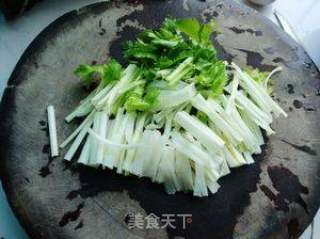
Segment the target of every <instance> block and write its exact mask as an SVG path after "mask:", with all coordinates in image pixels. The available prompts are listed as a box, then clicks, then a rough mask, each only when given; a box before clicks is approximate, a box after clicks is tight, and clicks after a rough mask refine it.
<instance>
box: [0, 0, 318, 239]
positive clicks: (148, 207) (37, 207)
mask: <svg viewBox="0 0 320 239" xmlns="http://www.w3.org/2000/svg"><path fill="white" fill-rule="evenodd" d="M168 15H171V16H174V17H196V18H198V19H200V20H202V21H209V20H210V19H212V18H215V19H217V21H218V22H219V24H220V30H221V34H219V35H218V36H215V37H214V38H213V39H212V40H213V41H214V42H215V44H216V46H217V48H218V51H219V54H220V56H221V57H222V58H224V59H226V60H233V61H235V62H236V63H238V64H240V65H241V66H242V67H245V66H246V65H249V66H253V67H257V68H259V69H261V70H272V69H273V68H274V67H276V66H278V65H281V66H283V68H284V70H283V72H282V73H281V74H279V75H277V76H276V77H274V79H275V80H274V81H275V85H274V90H275V91H274V96H275V99H276V100H277V101H278V102H279V104H280V105H281V106H282V107H283V108H284V109H285V111H286V112H288V115H289V116H288V118H287V119H284V118H279V119H277V120H276V121H275V122H274V124H273V128H274V129H275V131H276V132H277V134H275V135H273V136H272V137H270V138H269V140H268V143H267V145H266V146H265V148H264V152H263V154H261V155H258V156H256V157H255V159H256V163H255V164H253V165H250V166H245V167H242V168H239V169H235V170H233V172H232V174H231V175H228V176H226V177H224V178H222V179H221V180H220V184H221V185H222V187H221V189H220V190H219V192H218V193H217V194H215V195H210V196H209V197H207V198H195V197H193V196H192V195H191V194H184V193H178V194H176V195H174V196H172V195H167V194H166V193H165V192H164V190H163V187H162V186H161V185H157V184H153V183H151V182H150V181H149V180H146V179H137V178H135V177H123V176H119V175H116V174H115V173H113V172H111V171H109V170H106V171H100V170H95V169H90V168H86V167H79V166H77V165H74V164H66V163H65V162H63V160H62V157H59V158H55V159H51V158H50V157H49V146H48V135H47V119H46V106H47V105H48V104H53V105H54V106H55V107H56V116H57V123H58V135H59V139H60V141H62V139H63V138H65V137H66V136H67V135H68V134H69V133H70V132H71V131H72V130H73V129H74V128H75V127H76V123H73V124H71V125H67V124H65V123H64V121H63V119H64V117H65V116H66V115H67V113H68V112H70V111H71V110H72V109H73V108H74V107H75V106H76V105H77V103H78V102H79V100H80V99H81V98H83V97H84V96H85V95H86V94H87V92H86V91H85V90H84V89H82V88H81V86H80V84H79V80H78V79H76V78H75V77H74V76H73V74H72V71H73V69H74V68H75V67H76V66H77V65H78V64H80V63H91V62H98V63H100V62H104V61H105V60H106V59H107V58H108V57H110V56H113V57H116V58H117V59H120V60H121V54H120V44H121V42H123V41H124V40H128V39H133V38H135V36H136V34H137V33H138V32H139V31H141V30H143V29H144V28H154V27H157V26H159V25H160V24H161V23H162V21H163V19H164V17H166V16H168ZM319 87H320V84H319V72H317V71H316V69H315V67H314V64H313V63H312V62H311V60H310V59H309V58H308V56H307V55H306V54H305V53H304V51H303V50H302V49H301V48H300V47H299V46H298V45H296V44H295V43H294V42H293V40H291V39H290V38H289V37H288V36H287V35H286V34H284V33H282V32H281V31H280V30H279V29H278V28H277V27H276V26H274V25H273V24H272V23H270V22H269V21H268V20H267V19H265V18H263V17H261V16H259V15H258V14H257V13H255V12H253V11H252V10H250V9H248V8H245V7H243V6H240V5H237V4H235V3H234V2H232V1H229V0H227V1H214V0H213V1H197V0H184V1H183V0H172V1H160V0H154V1H129V2H121V1H114V2H113V3H98V4H95V5H91V6H88V7H85V8H82V9H79V10H77V11H72V12H70V13H67V14H66V15H64V16H62V17H61V18H59V19H58V20H56V21H55V22H54V23H52V24H51V25H50V26H48V27H47V28H46V29H45V30H44V31H43V32H42V33H41V34H40V35H39V36H38V37H37V38H36V39H35V40H34V41H33V43H32V44H31V45H30V46H29V47H28V49H27V50H26V52H25V53H24V54H23V56H22V58H21V59H20V61H19V63H18V64H17V67H16V69H15V71H14V73H13V74H12V76H11V78H10V80H9V83H8V87H7V89H6V91H5V94H4V97H3V99H2V104H1V123H0V124H1V133H0V134H1V135H0V138H1V148H0V149H1V152H0V155H1V165H0V169H1V179H2V181H3V184H4V187H5V190H6V192H7V195H8V198H9V201H10V203H11V205H12V207H13V208H14V211H15V212H16V214H17V216H18V218H19V219H20V221H21V223H22V224H23V226H24V227H25V229H26V230H27V232H28V233H29V235H30V236H31V237H32V238H54V239H56V238H71V239H75V238H77V239H82V238H84V239H87V238H95V239H102V238H116V239H118V238H188V239H189V238H197V239H206V238H211V239H231V238H237V239H238V238H243V239H255V238H257V239H264V238H268V239H271V238H272V239H274V238H276V239H277V238H279V239H280V238H281V239H285V238H297V237H298V235H299V234H300V233H301V232H302V231H303V230H304V228H305V227H306V226H307V225H308V224H309V223H310V222H311V220H312V218H313V216H314V214H315V212H316V210H317V209H318V206H319V203H320V193H319V192H320V190H319V189H320V185H319V182H320V180H319V176H320V174H319V166H320V163H319V154H320V150H319V144H320V121H319V106H320V97H319V94H320V93H319ZM130 213H141V214H142V215H143V216H146V215H148V214H150V213H154V214H156V215H158V216H161V214H192V222H191V223H190V220H189V223H188V224H187V226H186V229H185V230H184V229H183V228H182V222H181V221H179V220H178V219H177V220H176V224H175V226H176V228H170V227H168V228H166V229H148V230H147V229H144V230H140V229H132V230H129V229H128V227H127V223H128V218H129V216H128V215H129V214H130Z"/></svg>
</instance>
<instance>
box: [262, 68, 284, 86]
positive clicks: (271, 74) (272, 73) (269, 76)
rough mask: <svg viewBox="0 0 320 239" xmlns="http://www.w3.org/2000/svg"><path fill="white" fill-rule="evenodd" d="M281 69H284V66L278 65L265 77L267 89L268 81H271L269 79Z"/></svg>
mask: <svg viewBox="0 0 320 239" xmlns="http://www.w3.org/2000/svg"><path fill="white" fill-rule="evenodd" d="M280 71H282V67H281V66H278V67H276V68H275V69H273V70H272V71H271V72H270V74H269V75H268V77H267V78H266V79H265V81H264V87H265V88H266V89H267V88H268V83H269V80H270V79H271V77H272V76H273V75H274V74H276V73H278V72H280Z"/></svg>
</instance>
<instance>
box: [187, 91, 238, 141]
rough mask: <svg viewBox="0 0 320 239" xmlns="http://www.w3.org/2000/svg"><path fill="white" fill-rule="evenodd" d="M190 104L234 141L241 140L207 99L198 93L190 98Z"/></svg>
mask: <svg viewBox="0 0 320 239" xmlns="http://www.w3.org/2000/svg"><path fill="white" fill-rule="evenodd" d="M192 105H193V107H195V108H196V109H198V110H200V111H202V112H203V113H205V114H206V115H207V116H208V117H209V119H210V120H211V121H212V122H213V123H214V124H215V125H216V126H217V128H218V129H219V130H221V131H222V132H226V134H228V135H229V136H230V137H231V138H232V139H233V141H234V142H241V141H243V139H242V137H241V135H239V134H238V133H237V132H236V131H235V130H234V129H233V128H232V127H231V126H230V125H229V124H228V123H227V122H226V121H225V120H223V118H222V117H221V116H220V115H219V114H218V113H217V112H216V111H215V110H214V108H213V107H212V106H211V105H210V103H209V101H206V100H205V99H204V98H203V97H202V96H201V95H200V94H198V95H197V96H195V97H194V98H193V99H192Z"/></svg>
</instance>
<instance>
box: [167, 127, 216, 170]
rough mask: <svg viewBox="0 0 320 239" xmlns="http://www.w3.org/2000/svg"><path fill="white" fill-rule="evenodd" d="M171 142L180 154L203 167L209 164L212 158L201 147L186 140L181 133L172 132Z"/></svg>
mask: <svg viewBox="0 0 320 239" xmlns="http://www.w3.org/2000/svg"><path fill="white" fill-rule="evenodd" d="M171 136H172V138H171V141H172V143H173V145H174V147H175V148H176V150H178V151H179V152H180V153H182V154H184V155H185V156H187V157H188V158H190V159H191V160H193V161H194V162H195V163H197V164H199V165H203V164H206V163H208V162H209V160H210V156H209V155H208V154H207V153H206V152H204V151H203V150H202V149H201V148H200V147H198V146H197V145H195V144H193V143H191V142H190V141H188V140H187V139H185V138H184V137H183V136H182V135H181V134H180V133H178V132H172V135H171Z"/></svg>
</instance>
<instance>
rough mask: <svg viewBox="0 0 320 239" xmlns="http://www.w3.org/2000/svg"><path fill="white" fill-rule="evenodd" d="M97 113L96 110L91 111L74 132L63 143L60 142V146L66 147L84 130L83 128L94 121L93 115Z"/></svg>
mask: <svg viewBox="0 0 320 239" xmlns="http://www.w3.org/2000/svg"><path fill="white" fill-rule="evenodd" d="M94 114H95V110H93V111H91V113H90V114H89V115H88V116H87V118H86V119H85V120H84V121H83V122H82V123H81V124H80V125H79V127H78V128H77V129H76V130H75V131H73V133H72V134H71V135H70V136H69V137H68V138H67V139H66V140H65V141H64V142H63V143H62V144H60V148H64V147H66V146H67V145H68V144H69V143H70V142H71V141H72V140H73V139H74V138H75V137H76V136H77V135H78V134H79V132H80V131H81V130H82V128H83V127H84V126H85V125H86V124H87V123H88V122H92V121H93V116H94Z"/></svg>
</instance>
